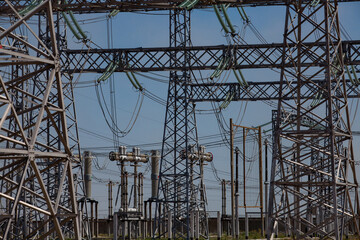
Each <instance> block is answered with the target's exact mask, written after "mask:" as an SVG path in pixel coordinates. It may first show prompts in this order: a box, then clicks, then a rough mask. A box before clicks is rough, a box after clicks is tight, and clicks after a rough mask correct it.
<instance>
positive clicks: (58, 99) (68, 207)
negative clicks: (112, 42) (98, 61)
mask: <svg viewBox="0 0 360 240" xmlns="http://www.w3.org/2000/svg"><path fill="white" fill-rule="evenodd" d="M6 4H7V6H8V7H9V8H11V9H12V13H11V15H12V16H13V19H14V21H13V22H11V23H9V25H8V26H7V27H4V28H1V29H0V40H1V43H2V48H1V49H0V52H1V54H2V55H3V56H6V57H7V58H3V59H2V67H4V72H6V67H7V66H16V67H17V68H18V70H17V71H12V74H11V75H8V76H7V75H5V76H4V77H3V78H1V80H0V84H1V87H0V95H1V105H0V109H1V110H0V111H1V121H0V128H1V135H0V142H1V144H2V145H1V147H0V152H1V158H2V163H3V164H2V167H1V169H0V176H1V180H0V186H1V187H2V190H1V196H0V204H1V210H2V218H1V221H0V227H1V228H0V234H1V235H2V237H3V238H4V239H29V238H32V237H35V236H41V237H42V238H45V237H48V236H51V235H53V236H57V237H58V238H59V239H65V236H69V237H75V238H76V239H79V238H80V232H79V222H78V215H77V214H78V212H77V202H76V196H75V185H74V179H73V164H74V163H75V164H77V160H76V159H75V158H74V157H73V154H72V150H73V146H77V143H78V141H76V140H75V141H74V139H77V137H75V138H71V139H72V140H69V136H68V129H69V127H70V128H73V127H74V122H72V121H70V125H68V124H67V120H69V117H67V114H66V113H67V111H69V110H70V111H72V110H73V105H72V103H65V101H64V93H63V91H64V90H65V91H70V92H72V88H71V87H70V88H68V86H69V82H68V81H67V80H65V81H63V79H62V75H61V73H60V70H61V67H60V54H59V48H60V46H61V45H62V44H63V43H64V41H65V40H64V39H63V38H61V37H60V34H58V33H59V32H60V31H59V29H58V28H57V27H59V26H60V24H59V17H58V18H57V19H54V15H53V9H52V2H51V1H43V2H42V3H40V4H39V5H37V6H36V7H33V8H31V9H30V8H28V9H27V8H24V11H17V10H15V9H14V8H13V6H12V3H11V2H10V1H6ZM36 18H37V20H38V22H39V28H38V29H35V28H32V27H30V26H29V24H28V23H27V20H29V19H36ZM24 30H26V31H27V32H28V33H29V34H28V36H22V35H20V33H22V32H23V31H24ZM58 40H60V41H58ZM59 44H60V46H59ZM19 46H23V47H21V48H20V47H19ZM5 59H6V60H5ZM20 68H21V69H20ZM19 69H20V70H19ZM24 69H26V70H24ZM71 97H72V95H69V98H71ZM75 135H76V133H75Z"/></svg>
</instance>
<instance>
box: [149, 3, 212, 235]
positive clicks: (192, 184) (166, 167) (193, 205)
mask: <svg viewBox="0 0 360 240" xmlns="http://www.w3.org/2000/svg"><path fill="white" fill-rule="evenodd" d="M190 40H191V37H190V12H188V11H185V10H171V11H170V47H175V48H177V49H179V51H176V52H173V53H171V54H170V55H169V64H170V66H173V67H174V69H187V68H188V66H189V54H188V53H187V52H186V51H184V49H185V47H187V46H189V45H190ZM190 82H191V79H190V71H188V70H182V71H181V70H180V71H176V70H173V71H170V80H169V89H168V99H167V105H166V117H165V127H164V138H163V146H162V155H161V162H160V175H159V194H158V196H159V197H158V200H157V205H156V206H157V209H158V208H159V204H165V209H166V211H165V212H163V213H162V215H160V214H158V211H156V219H155V226H154V234H153V236H154V237H157V238H162V237H164V236H165V237H166V236H167V237H168V238H175V239H183V238H187V239H189V238H190V235H191V233H190V231H191V228H193V226H191V223H193V221H192V220H191V219H190V216H193V215H192V214H191V213H195V211H197V212H200V222H201V224H202V230H203V231H202V232H203V235H204V236H205V237H207V235H208V234H207V219H206V213H205V212H206V209H205V204H204V202H203V201H201V199H204V198H203V197H202V196H199V195H200V193H203V192H202V191H201V189H202V187H201V183H202V181H201V173H200V168H199V166H198V164H199V161H198V160H199V159H193V158H191V157H190V153H191V148H195V151H199V145H198V139H197V131H196V120H195V108H194V106H193V105H192V104H191V103H190V101H189V99H191V95H190V93H191V92H190V88H189V85H188V84H189V83H190ZM200 209H201V211H200ZM169 212H171V222H172V225H171V226H172V227H171V231H169V227H166V228H163V229H162V228H161V227H160V226H164V223H165V221H167V224H169V215H168V214H169Z"/></svg>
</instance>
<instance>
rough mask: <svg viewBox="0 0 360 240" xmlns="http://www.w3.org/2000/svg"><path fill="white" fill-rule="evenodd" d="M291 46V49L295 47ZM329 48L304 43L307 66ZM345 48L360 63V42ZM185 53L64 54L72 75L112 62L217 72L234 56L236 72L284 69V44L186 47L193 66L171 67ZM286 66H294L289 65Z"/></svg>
mask: <svg viewBox="0 0 360 240" xmlns="http://www.w3.org/2000/svg"><path fill="white" fill-rule="evenodd" d="M294 46H295V45H294V44H289V48H292V47H294ZM323 47H325V43H324V42H310V43H304V44H302V48H303V51H304V52H306V53H307V55H306V54H305V56H304V57H303V58H302V59H301V65H302V66H303V67H305V66H309V65H314V64H315V63H316V65H317V66H321V65H322V64H324V61H323V59H322V58H321V57H320V56H317V55H316V54H313V53H316V52H317V51H319V50H320V49H322V48H323ZM342 47H343V49H344V54H345V64H347V65H359V64H360V41H344V42H342ZM179 51H181V49H180V48H178V47H161V48H128V49H91V50H65V51H63V52H62V54H61V55H62V58H61V59H62V62H63V71H65V72H69V73H77V72H98V73H102V72H104V71H105V69H106V68H107V67H108V66H109V64H110V63H112V62H118V61H120V60H121V62H122V64H119V66H118V67H117V68H116V70H115V71H117V72H123V71H141V72H147V71H171V70H206V69H208V70H210V69H216V68H217V67H218V65H219V62H220V61H221V59H222V57H224V56H228V57H231V59H232V62H233V63H235V62H236V63H237V64H233V68H234V69H245V68H280V67H281V66H282V65H281V56H282V53H283V44H282V43H273V44H249V45H237V46H234V45H218V46H195V47H186V51H187V52H188V53H189V66H180V65H174V66H172V65H170V61H169V59H170V56H171V55H172V54H176V53H178V52H179ZM285 67H292V65H291V63H287V64H286V65H285Z"/></svg>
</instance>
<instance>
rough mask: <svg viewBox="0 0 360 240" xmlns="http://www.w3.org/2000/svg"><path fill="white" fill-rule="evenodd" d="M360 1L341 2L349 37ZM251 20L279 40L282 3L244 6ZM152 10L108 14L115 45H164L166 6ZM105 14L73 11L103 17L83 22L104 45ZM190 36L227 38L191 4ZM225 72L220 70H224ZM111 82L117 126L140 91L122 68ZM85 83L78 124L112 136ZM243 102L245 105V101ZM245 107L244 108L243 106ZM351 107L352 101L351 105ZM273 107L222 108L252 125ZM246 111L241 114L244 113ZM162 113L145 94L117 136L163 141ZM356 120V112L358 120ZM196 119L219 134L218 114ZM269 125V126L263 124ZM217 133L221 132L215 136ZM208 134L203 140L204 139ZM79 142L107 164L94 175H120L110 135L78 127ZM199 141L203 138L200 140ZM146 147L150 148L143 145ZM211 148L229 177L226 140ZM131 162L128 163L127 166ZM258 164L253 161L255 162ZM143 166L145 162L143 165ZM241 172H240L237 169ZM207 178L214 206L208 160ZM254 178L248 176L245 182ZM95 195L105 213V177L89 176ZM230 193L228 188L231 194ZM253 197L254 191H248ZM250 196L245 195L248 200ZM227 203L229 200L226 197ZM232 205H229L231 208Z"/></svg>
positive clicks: (253, 76)
mask: <svg viewBox="0 0 360 240" xmlns="http://www.w3.org/2000/svg"><path fill="white" fill-rule="evenodd" d="M359 7H360V5H359V4H358V3H345V4H341V7H340V18H341V21H342V24H343V25H344V27H345V28H346V30H347V32H348V33H349V34H350V36H351V37H352V39H360V31H359V30H358V25H357V24H356V23H358V22H360V15H359V14H358V12H359V10H360V8H359ZM245 10H246V12H247V14H248V15H249V17H250V19H251V21H252V23H253V24H254V26H255V27H256V28H257V29H258V30H259V31H260V32H261V34H262V35H263V36H264V37H265V38H266V39H267V42H269V43H271V42H281V41H282V33H283V28H284V26H283V25H284V16H285V8H283V7H256V8H255V7H249V8H245ZM228 12H229V14H230V17H231V19H232V21H233V24H234V25H236V26H238V27H239V28H241V25H242V21H241V19H240V16H239V14H238V12H237V11H236V9H229V10H228ZM154 14H155V15H153V14H151V13H150V14H139V13H119V14H118V15H117V16H116V17H114V18H113V19H112V25H113V47H115V48H132V47H165V46H168V45H169V36H168V35H169V30H168V28H169V27H168V24H169V17H168V15H167V14H168V12H167V11H164V12H155V13H154ZM104 16H105V15H104V14H98V15H96V14H93V15H81V16H77V18H78V19H79V20H87V21H85V23H86V22H89V20H88V19H90V18H98V17H99V18H101V19H102V21H100V22H97V23H91V24H83V25H82V28H83V29H84V30H85V31H87V32H89V35H90V36H91V40H92V41H93V42H95V43H97V44H99V45H100V46H102V47H103V48H106V47H107V22H106V19H105V17H104ZM191 27H192V29H191V30H192V42H193V45H216V44H226V39H225V38H224V36H223V33H222V32H221V26H220V24H219V22H218V20H217V18H216V16H215V13H214V12H213V11H212V9H206V10H193V11H192V26H191ZM71 39H72V38H71V37H70V38H69V41H70V42H71V43H69V48H72V49H77V48H81V47H83V46H82V45H81V44H76V43H74V42H73V40H71ZM246 39H247V41H248V43H258V40H257V39H256V38H255V37H254V35H253V34H252V33H251V31H250V29H247V32H246ZM211 73H212V72H210V71H207V72H206V71H205V72H203V75H204V76H209V75H210V74H211ZM243 73H244V75H245V78H246V79H247V80H248V81H264V80H270V81H274V80H279V75H278V74H277V73H275V72H273V71H270V70H265V69H263V70H244V71H243ZM158 74H161V75H164V77H158V76H155V75H149V74H147V75H149V76H153V77H158V78H160V79H162V80H166V79H167V78H166V77H167V76H168V73H167V72H162V73H158ZM225 74H226V73H223V75H225ZM99 76H100V74H88V73H85V74H82V75H81V76H80V82H87V81H91V80H95V79H97V78H98V77H99ZM138 78H139V80H140V82H141V84H142V86H143V87H145V88H146V89H147V90H149V91H150V92H152V93H154V94H156V95H158V96H160V97H161V98H163V99H166V95H167V84H166V83H159V82H156V81H153V80H149V79H146V78H143V77H140V76H139V77H138ZM227 81H228V82H235V81H236V79H235V78H234V77H233V75H232V73H231V74H230V76H229V79H228V80H227ZM114 82H115V86H116V87H115V89H116V105H117V116H118V120H119V121H118V124H119V128H124V127H125V126H126V125H127V124H128V122H129V119H130V118H131V114H132V113H133V111H134V107H135V103H136V100H137V97H138V92H137V91H135V89H133V87H132V85H131V84H130V82H129V81H128V79H127V78H126V75H125V74H124V73H115V74H114ZM86 85H88V84H79V85H78V88H76V89H75V100H76V105H77V110H78V111H77V117H78V123H79V126H80V127H81V128H82V129H86V130H90V131H93V132H95V133H98V134H101V135H103V136H106V137H108V138H110V139H111V138H112V134H111V132H110V130H109V129H108V127H107V126H106V124H105V121H104V118H103V116H102V113H101V111H100V108H99V105H98V101H97V99H96V94H95V87H94V86H91V87H84V86H86ZM103 89H104V91H105V92H106V93H108V91H109V90H108V89H109V82H105V83H103ZM245 106H246V107H245ZM197 109H202V110H209V109H211V106H210V105H209V104H207V103H201V104H198V105H197ZM244 109H246V111H245V110H244ZM353 109H355V104H354V106H353ZM271 110H272V108H271V107H269V106H268V105H266V104H264V103H262V102H249V103H245V102H242V103H241V102H233V103H231V104H230V106H229V107H228V108H227V109H225V110H224V111H223V114H224V119H225V120H226V122H228V121H229V119H230V118H233V119H234V121H235V120H236V119H237V118H238V116H240V118H239V119H242V122H240V121H237V123H238V124H241V125H244V126H256V125H260V124H263V123H266V122H269V121H271ZM243 115H244V117H242V116H243ZM164 118H165V107H164V106H162V105H159V104H157V103H155V102H153V101H151V100H149V99H148V98H145V99H144V102H143V106H142V109H141V111H140V114H139V118H138V120H137V122H136V124H135V126H134V128H133V130H132V131H131V132H130V133H129V134H128V135H127V136H126V137H124V138H121V139H120V141H121V142H123V143H125V144H126V145H136V144H144V143H154V142H161V141H162V136H163V124H164ZM356 122H358V118H357V120H356ZM197 125H198V131H199V136H200V137H202V136H207V135H212V134H219V128H218V124H217V121H216V118H215V116H214V115H213V114H198V115H197ZM269 128H270V127H269V126H267V128H266V129H269ZM353 130H360V127H359V124H358V123H356V124H355V125H354V127H353ZM218 139H219V138H218ZM208 141H210V140H204V142H208ZM80 142H81V146H82V147H83V148H86V150H90V151H93V152H94V153H95V154H97V155H98V161H99V164H100V165H104V164H105V165H107V170H96V169H94V170H93V173H94V175H95V176H96V177H97V178H99V179H102V180H104V181H105V180H109V179H110V180H112V181H115V182H119V181H120V176H119V171H118V169H117V167H116V166H115V164H114V163H112V162H109V160H108V159H107V157H106V156H104V154H106V153H107V152H109V151H110V149H103V148H99V147H109V148H110V147H112V146H113V143H112V142H111V141H110V140H109V141H103V140H99V139H98V138H95V137H93V136H90V135H88V134H85V132H84V131H82V130H80ZM200 144H202V142H200ZM145 150H151V148H146V149H145ZM208 151H211V152H212V153H213V154H214V165H215V168H216V169H217V170H218V174H219V177H220V178H226V179H227V180H229V175H228V174H229V172H230V170H229V169H230V168H229V150H228V148H227V147H226V146H224V145H222V146H219V147H216V148H212V149H208ZM130 169H131V168H130V167H128V171H132V170H130ZM254 169H256V167H254ZM140 171H145V166H144V167H142V170H140ZM240 175H241V173H240ZM146 177H147V178H146V179H145V180H144V181H145V187H146V188H148V189H145V190H144V191H145V196H144V199H147V197H149V195H147V193H149V192H150V178H149V174H147V175H146ZM205 179H206V184H207V189H208V192H207V195H208V201H209V209H210V210H212V211H218V210H220V208H221V206H220V204H219V202H220V201H221V198H220V197H221V192H220V190H221V188H220V185H219V183H218V182H217V181H216V178H215V177H214V174H213V171H212V170H211V167H210V165H208V166H207V167H206V171H205ZM250 181H252V180H249V182H250ZM93 183H94V185H93V197H94V198H95V199H97V200H98V201H100V207H99V209H100V216H104V217H105V216H107V187H106V184H105V183H101V182H100V183H99V182H97V181H96V180H93ZM116 189H117V186H116V187H114V190H113V192H114V196H113V198H114V199H115V198H116V196H115V194H116ZM229 195H230V194H228V197H229ZM250 198H253V200H254V201H255V199H256V196H255V194H253V195H251V197H250ZM250 200H251V199H249V201H250ZM228 205H229V203H228ZM229 210H230V208H228V212H229Z"/></svg>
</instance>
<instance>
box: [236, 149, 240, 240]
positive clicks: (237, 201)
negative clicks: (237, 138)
mask: <svg viewBox="0 0 360 240" xmlns="http://www.w3.org/2000/svg"><path fill="white" fill-rule="evenodd" d="M239 153H240V150H239V148H238V147H236V148H235V238H236V239H239Z"/></svg>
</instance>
